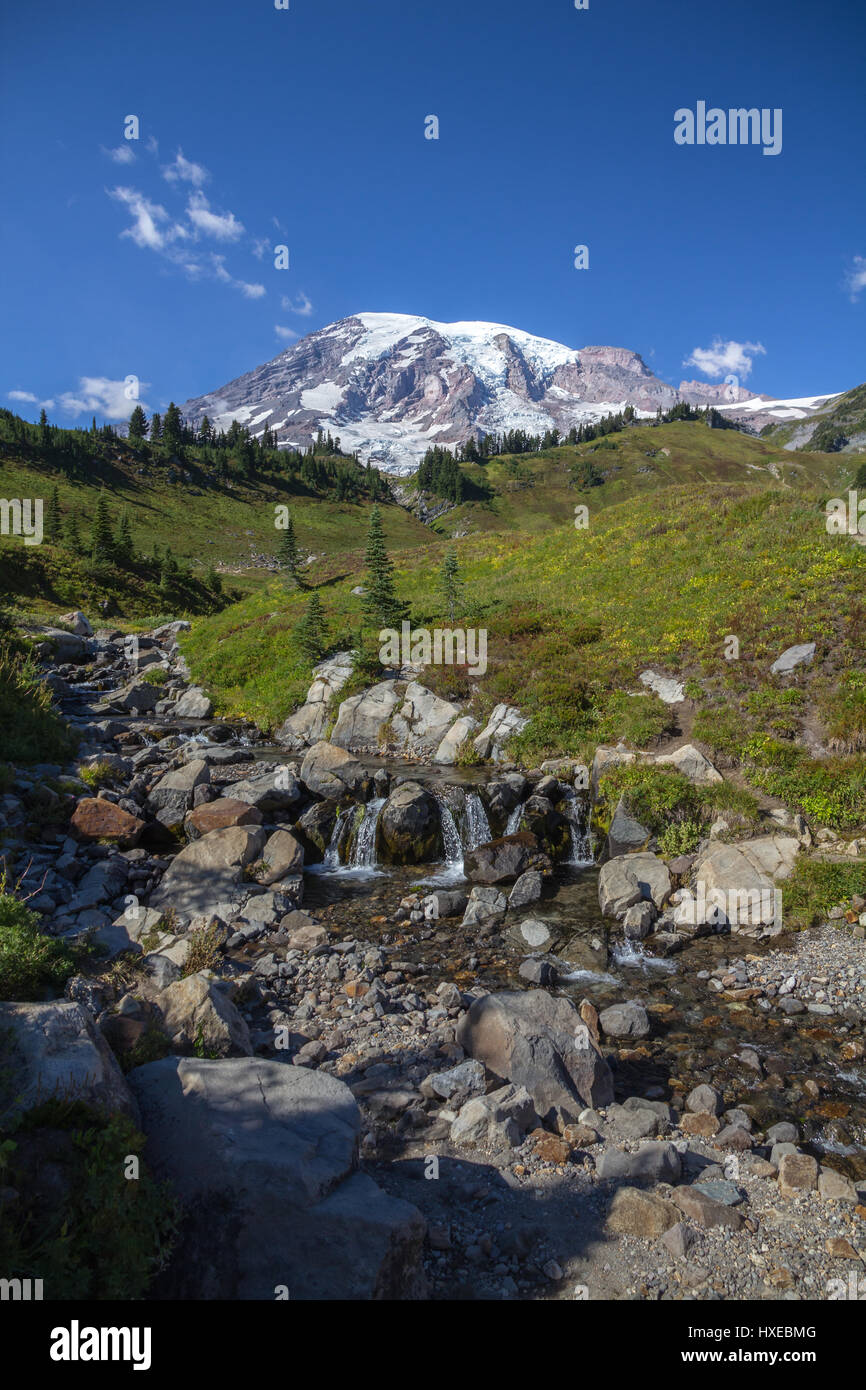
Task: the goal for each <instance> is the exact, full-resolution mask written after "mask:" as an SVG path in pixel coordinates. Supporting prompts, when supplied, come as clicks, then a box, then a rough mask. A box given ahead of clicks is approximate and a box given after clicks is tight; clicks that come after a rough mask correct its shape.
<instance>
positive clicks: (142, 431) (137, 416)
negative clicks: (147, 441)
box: [129, 405, 147, 439]
mask: <svg viewBox="0 0 866 1390" xmlns="http://www.w3.org/2000/svg"><path fill="white" fill-rule="evenodd" d="M146 434H147V416H146V415H145V413H144V411H143V410H142V408H141V406H140V405H137V406H136V407H135V409H134V411H133V412H132V414H131V415H130V417H129V437H130V439H144V437H145V435H146Z"/></svg>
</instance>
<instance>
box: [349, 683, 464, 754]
mask: <svg viewBox="0 0 866 1390" xmlns="http://www.w3.org/2000/svg"><path fill="white" fill-rule="evenodd" d="M459 714H460V709H459V707H458V706H457V705H452V704H451V703H450V701H448V700H440V698H439V696H438V695H434V694H433V692H432V690H427V688H426V687H425V686H423V685H419V683H418V682H417V681H410V682H409V684H408V685H407V686H406V693H405V695H404V697H403V703H402V705H401V706H400V709H399V710H398V711H397V713H396V714H395V715H394V716H393V718H392V720H391V735H392V738H393V740H394V742H395V743H396V744H397V746H398V747H402V748H406V749H407V750H408V751H410V752H413V753H419V754H423V753H428V754H429V753H432V752H433V751H434V750H436V749H438V748H439V747H440V745H441V744H442V743H443V741H444V740H445V737H446V735H447V733H448V731H449V730H450V728H451V726H452V725H453V724H454V722H455V720H456V719H457V717H458V715H459ZM338 723H339V721H338ZM440 761H444V759H440Z"/></svg>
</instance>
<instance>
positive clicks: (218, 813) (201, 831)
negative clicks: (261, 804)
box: [184, 796, 262, 839]
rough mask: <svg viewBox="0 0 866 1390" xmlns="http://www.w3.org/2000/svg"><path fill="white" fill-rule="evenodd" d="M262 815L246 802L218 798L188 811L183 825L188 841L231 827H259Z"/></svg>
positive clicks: (224, 797)
mask: <svg viewBox="0 0 866 1390" xmlns="http://www.w3.org/2000/svg"><path fill="white" fill-rule="evenodd" d="M261 823H262V813H261V811H260V810H259V809H258V807H256V806H250V805H249V804H248V803H247V802H246V801H237V800H236V799H235V798H234V797H233V796H220V797H218V798H217V800H216V801H208V802H206V803H205V804H204V805H203V806H197V807H196V809H195V810H194V811H190V812H189V814H188V815H187V817H186V819H185V820H184V825H185V827H186V830H187V834H189V836H190V839H195V838H196V837H197V836H199V835H207V834H208V833H209V832H210V831H211V830H227V829H228V828H229V827H230V826H233V825H261Z"/></svg>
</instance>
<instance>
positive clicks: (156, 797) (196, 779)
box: [147, 758, 210, 812]
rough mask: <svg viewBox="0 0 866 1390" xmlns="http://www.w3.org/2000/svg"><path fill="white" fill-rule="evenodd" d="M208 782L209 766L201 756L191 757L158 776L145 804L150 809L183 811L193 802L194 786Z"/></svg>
mask: <svg viewBox="0 0 866 1390" xmlns="http://www.w3.org/2000/svg"><path fill="white" fill-rule="evenodd" d="M209 782H210V768H209V767H208V765H207V763H206V762H205V761H204V759H202V758H193V759H192V760H191V761H190V762H188V763H184V765H183V767H179V768H175V769H174V770H173V771H172V772H166V774H165V775H164V776H163V777H160V779H159V781H158V782H157V783H156V785H155V786H153V787H151V789H150V792H149V793H148V798H147V804H148V807H149V808H150V810H151V811H153V812H158V811H179V812H185V811H188V810H189V809H190V807H191V806H192V803H193V792H194V791H195V789H196V787H202V786H206V785H207V784H208V783H209Z"/></svg>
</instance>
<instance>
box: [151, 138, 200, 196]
mask: <svg viewBox="0 0 866 1390" xmlns="http://www.w3.org/2000/svg"><path fill="white" fill-rule="evenodd" d="M154 145H156V141H154ZM162 177H163V178H164V179H167V180H168V182H169V183H191V184H193V186H194V187H195V188H200V187H201V185H202V184H203V183H207V180H208V179H209V178H210V174H209V173H208V171H207V169H206V168H205V167H204V165H203V164H195V163H194V162H193V161H192V160H191V159H185V158H184V154H183V150H181V149H178V152H177V154H176V155H175V158H174V162H173V163H172V164H167V165H166V166H165V168H164V169H163V171H162Z"/></svg>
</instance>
